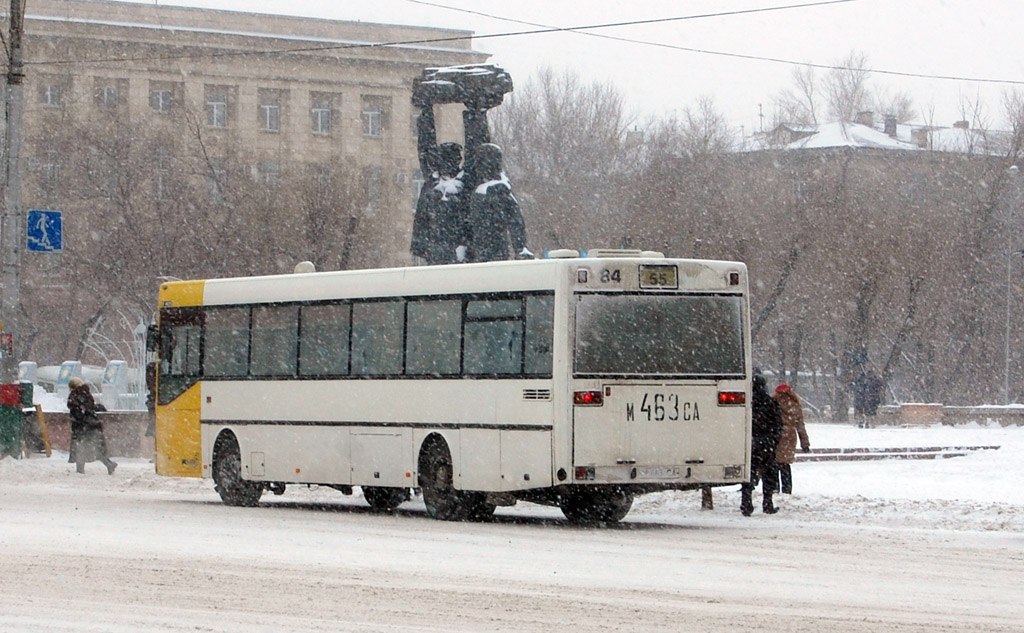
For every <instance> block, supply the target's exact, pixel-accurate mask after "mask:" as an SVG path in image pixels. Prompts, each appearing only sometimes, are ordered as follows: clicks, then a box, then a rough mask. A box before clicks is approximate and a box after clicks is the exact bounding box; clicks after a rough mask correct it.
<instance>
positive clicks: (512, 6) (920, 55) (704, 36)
mask: <svg viewBox="0 0 1024 633" xmlns="http://www.w3.org/2000/svg"><path fill="white" fill-rule="evenodd" d="M122 1H133V2H143V3H146V4H149V3H154V2H159V3H160V4H164V5H172V4H174V5H181V6H196V7H207V8H215V9H224V10H239V11H248V12H254V13H282V14H287V15H298V16H310V17H321V18H328V19H340V20H355V21H366V22H378V23H395V24H408V25H418V26H441V27H450V28H457V29H465V30H470V31H473V32H474V33H475V34H476V35H477V36H478V39H477V40H476V41H475V45H474V47H475V48H476V49H477V50H480V51H483V52H487V53H491V54H492V55H493V57H492V58H491V60H490V61H491V62H492V63H496V64H498V65H500V66H502V67H504V68H505V69H506V70H508V71H509V72H510V73H511V75H512V77H513V80H514V81H515V82H519V83H522V82H524V81H526V80H527V79H528V78H529V77H531V76H532V75H533V74H534V73H535V72H536V71H537V70H538V69H539V68H543V67H550V68H552V69H553V70H555V71H574V72H577V73H579V74H580V75H581V76H582V77H585V78H587V79H590V80H591V81H596V82H607V83H611V84H612V85H614V86H615V87H617V88H618V89H619V90H620V92H621V93H622V95H623V96H624V98H625V102H626V104H627V107H628V109H629V111H630V113H632V114H634V115H635V116H636V118H637V122H640V123H642V122H643V121H645V120H647V119H649V118H651V117H664V116H671V115H673V114H675V115H682V113H683V112H684V109H685V108H687V107H691V108H692V107H693V106H694V104H695V103H696V100H697V99H698V98H701V97H705V96H710V97H712V98H713V99H714V102H715V104H716V107H717V109H718V110H719V111H721V112H722V113H723V114H724V115H725V117H726V119H727V120H728V122H729V123H730V124H731V125H733V126H734V127H736V128H740V127H742V128H743V131H744V132H746V133H750V132H751V131H758V130H759V129H760V128H761V127H762V126H766V125H768V124H769V123H770V121H771V117H770V114H771V111H772V100H773V98H774V97H775V96H776V95H777V94H778V92H779V91H780V90H781V89H783V88H785V87H788V86H789V85H791V82H792V73H793V70H794V69H795V68H799V67H800V66H799V64H807V63H811V64H822V65H834V64H835V63H837V62H838V61H840V60H842V59H843V58H845V57H847V56H848V55H849V54H850V53H851V52H854V51H857V52H862V53H864V54H865V55H866V56H867V60H868V65H869V67H870V68H872V69H873V70H875V71H876V72H875V73H874V74H873V75H872V78H871V84H872V85H873V86H874V87H875V88H876V89H877V90H880V91H888V92H890V93H893V92H905V93H908V94H910V95H911V96H912V97H913V99H914V102H915V106H916V108H917V110H918V112H919V122H933V123H934V124H936V125H951V124H952V123H953V122H954V121H956V120H959V119H962V118H965V117H964V104H965V103H973V102H979V101H980V102H981V103H982V104H983V106H984V110H985V113H986V114H987V119H988V121H989V125H988V126H987V127H993V128H995V127H1000V125H1001V124H1002V116H1001V113H1002V103H1003V97H1004V95H1005V93H1006V91H1008V90H1012V89H1017V90H1024V55H1022V54H1021V53H1020V48H1019V37H1020V33H1021V32H1024V2H1021V0H899V1H897V2H893V1H892V0H837V1H833V2H831V3H825V4H818V6H803V7H797V8H789V9H780V10H769V9H771V8H773V7H783V6H792V5H794V4H806V3H804V2H801V0H685V1H683V0H640V1H633V2H622V1H621V0H617V1H612V0H585V1H584V2H567V1H559V0H436V1H426V0H374V1H373V2H365V1H364V0H330V1H327V0H289V2H287V3H283V2H280V1H279V0H168V1H164V0H122ZM751 11H753V12H751ZM29 12H30V13H31V4H29ZM736 12H741V13H736ZM729 13H733V14H732V15H728V14H729ZM708 14H718V15H708ZM723 14H725V15H723ZM700 16H705V17H700ZM667 18H686V19H672V20H669V21H665V22H658V23H648V24H635V25H625V26H616V27H608V28H600V29H591V30H589V31H588V32H587V33H581V32H565V31H562V32H557V33H544V34H520V35H505V36H498V35H501V34H507V33H513V32H521V31H529V30H536V29H538V28H543V27H556V28H562V29H565V28H571V27H580V26H591V25H603V24H620V23H624V22H637V21H643V20H662V19H667ZM527 23H529V24H527ZM531 24H533V25H539V26H531ZM492 35H494V36H496V37H484V36H492ZM598 35H600V36H605V37H599V36H598ZM609 38H622V39H609ZM624 39H626V40H634V41H622V40H624ZM682 48H685V49H698V50H701V51H713V52H714V53H722V54H711V53H710V52H705V53H699V52H694V50H681V49H682ZM736 55H739V56H746V57H735V56H736ZM752 58H771V59H775V60H787V61H790V62H795V64H789V63H781V62H777V61H767V60H764V59H752ZM883 70H884V71H892V72H895V73H908V74H917V75H940V76H944V77H957V78H961V79H959V80H948V79H937V78H920V77H909V76H903V75H885V74H880V73H879V72H878V71H883ZM817 72H818V73H819V75H823V74H824V73H827V72H828V71H827V70H825V69H821V70H818V71H817ZM979 79H985V80H1007V81H1009V82H1016V83H998V82H991V81H987V82H980V81H977V80H979ZM762 114H763V115H764V116H763V117H762V116H761V115H762Z"/></svg>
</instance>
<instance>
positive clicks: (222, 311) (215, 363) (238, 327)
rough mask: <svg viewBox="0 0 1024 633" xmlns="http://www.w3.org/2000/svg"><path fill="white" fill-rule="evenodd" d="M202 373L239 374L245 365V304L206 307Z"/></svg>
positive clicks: (247, 317) (236, 375) (241, 373)
mask: <svg viewBox="0 0 1024 633" xmlns="http://www.w3.org/2000/svg"><path fill="white" fill-rule="evenodd" d="M203 336H204V337H205V339H204V350H205V353H204V358H203V377H205V378H210V377H222V378H241V377H243V376H245V375H246V374H247V373H248V366H249V308H208V309H207V310H206V327H205V329H204V331H203Z"/></svg>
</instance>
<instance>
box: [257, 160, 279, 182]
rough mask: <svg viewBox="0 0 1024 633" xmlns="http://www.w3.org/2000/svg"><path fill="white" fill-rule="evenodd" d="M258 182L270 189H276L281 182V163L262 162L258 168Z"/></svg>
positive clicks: (273, 161)
mask: <svg viewBox="0 0 1024 633" xmlns="http://www.w3.org/2000/svg"><path fill="white" fill-rule="evenodd" d="M256 181H257V182H258V183H260V184H261V185H264V186H266V187H268V188H270V189H276V188H277V185H278V184H279V183H280V182H281V163H279V162H277V161H276V160H261V161H260V162H259V165H257V166H256Z"/></svg>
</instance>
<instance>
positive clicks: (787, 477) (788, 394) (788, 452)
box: [774, 383, 811, 495]
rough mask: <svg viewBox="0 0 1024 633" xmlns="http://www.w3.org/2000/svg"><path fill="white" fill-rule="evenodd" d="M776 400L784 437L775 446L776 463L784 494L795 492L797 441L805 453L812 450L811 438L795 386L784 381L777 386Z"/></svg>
mask: <svg viewBox="0 0 1024 633" xmlns="http://www.w3.org/2000/svg"><path fill="white" fill-rule="evenodd" d="M774 398H775V401H776V402H778V403H779V408H780V409H781V410H782V437H781V438H779V445H778V446H777V447H776V448H775V464H776V465H777V467H778V471H779V483H780V484H781V488H782V494H784V495H791V494H793V469H792V464H793V462H794V461H795V460H796V441H797V438H799V439H800V448H801V450H803V452H805V453H809V452H811V440H810V438H808V437H807V426H806V425H805V424H804V410H803V406H802V405H801V404H800V396H798V395H796V392H795V391H793V388H792V387H790V386H789V385H787V384H786V383H782V384H781V385H779V386H778V387H776V388H775V396H774Z"/></svg>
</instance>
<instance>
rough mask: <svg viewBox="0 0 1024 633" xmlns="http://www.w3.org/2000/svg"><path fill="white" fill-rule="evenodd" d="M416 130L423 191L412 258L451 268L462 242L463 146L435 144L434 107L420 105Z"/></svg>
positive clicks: (416, 217) (415, 225) (414, 219)
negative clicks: (461, 167) (446, 265)
mask: <svg viewBox="0 0 1024 633" xmlns="http://www.w3.org/2000/svg"><path fill="white" fill-rule="evenodd" d="M416 126H417V132H418V135H417V136H418V138H417V144H418V147H419V159H420V171H421V172H422V174H423V188H422V189H421V190H420V196H419V199H418V200H417V201H416V215H415V216H413V223H412V246H411V250H412V254H413V255H415V256H417V257H422V258H423V260H424V261H425V262H426V263H427V264H431V265H433V264H451V263H454V262H455V261H456V249H457V248H458V247H459V246H461V245H463V241H464V236H463V226H464V224H465V204H466V203H465V199H464V192H463V173H462V171H461V170H460V169H459V165H460V164H461V162H462V146H461V145H459V144H458V143H441V144H440V145H438V144H437V132H436V130H435V129H434V107H433V105H430V104H426V105H423V107H422V108H421V110H420V115H419V118H418V119H417V121H416Z"/></svg>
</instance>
